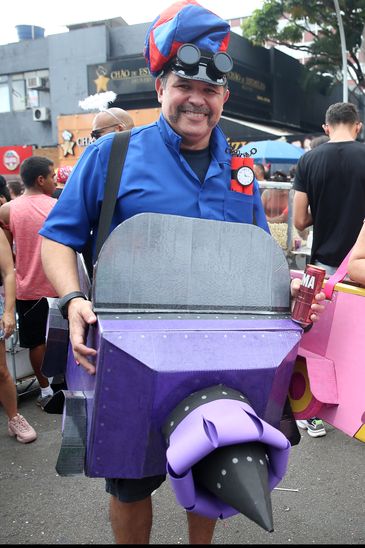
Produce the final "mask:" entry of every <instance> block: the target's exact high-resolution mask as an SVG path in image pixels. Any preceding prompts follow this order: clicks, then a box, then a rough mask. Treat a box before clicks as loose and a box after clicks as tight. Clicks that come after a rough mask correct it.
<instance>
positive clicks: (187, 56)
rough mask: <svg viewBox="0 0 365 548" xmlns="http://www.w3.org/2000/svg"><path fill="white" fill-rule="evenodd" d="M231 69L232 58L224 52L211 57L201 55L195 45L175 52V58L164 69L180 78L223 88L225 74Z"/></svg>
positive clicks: (184, 45)
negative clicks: (200, 81)
mask: <svg viewBox="0 0 365 548" xmlns="http://www.w3.org/2000/svg"><path fill="white" fill-rule="evenodd" d="M232 68H233V61H232V57H231V56H230V55H229V54H228V53H225V52H224V51H217V52H216V53H214V54H213V55H210V56H209V54H208V55H206V54H203V53H202V52H201V51H200V49H199V48H198V47H197V46H196V45H195V44H183V45H182V46H180V47H179V49H178V50H177V54H176V57H174V59H173V60H172V61H170V63H169V64H168V65H167V66H166V67H165V69H164V72H166V70H171V71H172V72H173V73H174V74H176V75H177V76H181V78H188V79H190V80H202V81H204V82H209V83H210V84H215V85H217V86H224V85H225V84H226V83H227V77H226V74H227V73H228V72H230V71H231V70H232Z"/></svg>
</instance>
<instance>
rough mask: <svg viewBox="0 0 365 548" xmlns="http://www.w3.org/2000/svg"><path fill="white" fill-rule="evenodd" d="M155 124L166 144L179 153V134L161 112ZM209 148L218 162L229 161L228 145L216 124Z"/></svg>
mask: <svg viewBox="0 0 365 548" xmlns="http://www.w3.org/2000/svg"><path fill="white" fill-rule="evenodd" d="M157 126H158V128H159V130H160V133H161V135H162V138H163V140H164V142H165V143H166V145H167V146H169V147H172V148H173V149H174V150H176V152H178V153H179V154H180V144H181V136H180V135H178V134H177V133H176V132H175V131H174V130H173V129H172V127H171V126H170V124H169V123H168V122H167V121H166V119H165V117H164V115H163V114H162V113H161V114H160V118H159V119H158V120H157ZM210 148H211V152H212V155H213V156H214V157H215V159H216V160H217V162H218V163H225V162H230V161H231V154H230V149H229V145H228V143H227V140H226V137H225V135H224V133H223V131H222V130H221V128H220V127H218V126H216V127H215V128H214V129H213V131H212V135H211V138H210Z"/></svg>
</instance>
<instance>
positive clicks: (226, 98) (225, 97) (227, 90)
mask: <svg viewBox="0 0 365 548" xmlns="http://www.w3.org/2000/svg"><path fill="white" fill-rule="evenodd" d="M229 95H230V92H229V89H228V88H227V89H226V91H225V92H224V96H223V104H224V103H226V102H227V101H228V99H229Z"/></svg>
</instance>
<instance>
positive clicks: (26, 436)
mask: <svg viewBox="0 0 365 548" xmlns="http://www.w3.org/2000/svg"><path fill="white" fill-rule="evenodd" d="M0 272H1V277H2V281H3V284H4V295H5V302H4V299H3V296H2V295H0V402H1V404H2V406H3V407H4V410H5V413H6V414H7V416H8V432H9V435H10V436H12V437H16V439H17V440H18V441H20V442H21V443H29V442H31V441H34V440H35V439H36V438H37V434H36V431H35V430H34V428H33V427H32V426H30V424H29V423H28V422H27V421H26V420H25V418H24V417H23V416H22V415H20V414H19V413H18V407H17V395H16V388H15V385H14V382H13V379H12V378H11V376H10V373H9V370H8V367H7V365H6V350H5V339H7V338H8V337H10V336H11V335H12V333H13V332H14V329H15V275H14V263H13V257H12V254H11V249H10V246H9V242H8V241H7V239H6V237H5V234H4V232H3V231H2V230H1V229H0Z"/></svg>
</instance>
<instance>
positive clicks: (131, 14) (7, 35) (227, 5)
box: [0, 0, 263, 45]
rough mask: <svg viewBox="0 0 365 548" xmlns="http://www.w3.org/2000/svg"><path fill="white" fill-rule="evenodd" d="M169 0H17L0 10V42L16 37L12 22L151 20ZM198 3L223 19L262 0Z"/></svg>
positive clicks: (58, 29)
mask: <svg viewBox="0 0 365 548" xmlns="http://www.w3.org/2000/svg"><path fill="white" fill-rule="evenodd" d="M172 3H173V0H137V1H136V0H111V1H109V2H102V1H100V0H91V1H89V2H87V1H85V0H61V1H60V2H52V1H50V0H18V1H17V2H16V3H15V4H14V5H13V8H12V9H11V7H10V5H8V7H7V8H6V9H5V8H4V7H3V9H2V10H1V12H2V13H1V17H0V44H1V45H2V44H9V43H12V42H17V41H18V34H17V31H16V28H15V27H16V25H36V26H39V27H43V28H44V29H45V36H47V35H50V34H58V33H62V32H67V28H66V25H72V24H75V23H83V22H89V21H100V20H102V19H111V18H113V17H122V18H123V19H124V20H125V21H126V22H127V23H128V24H129V25H134V24H136V23H145V22H148V21H153V19H155V17H157V15H158V14H159V13H160V12H161V11H162V10H163V9H165V8H167V7H168V6H170V5H171V4H172ZM199 3H200V4H201V5H202V6H204V7H206V8H207V9H209V10H211V11H213V12H214V13H216V14H217V15H219V16H220V17H222V18H223V19H233V18H236V17H244V16H247V15H250V14H251V13H252V11H253V10H254V9H256V8H260V7H261V5H262V3H263V2H262V0H199Z"/></svg>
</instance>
